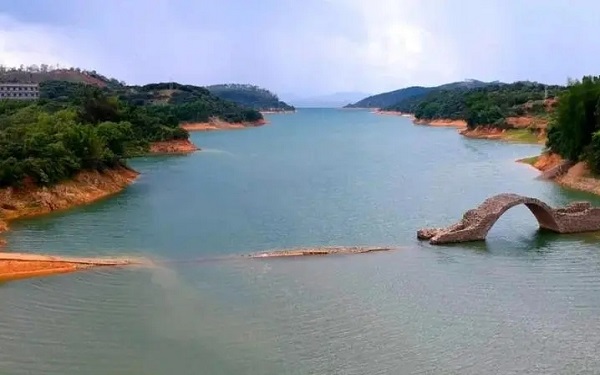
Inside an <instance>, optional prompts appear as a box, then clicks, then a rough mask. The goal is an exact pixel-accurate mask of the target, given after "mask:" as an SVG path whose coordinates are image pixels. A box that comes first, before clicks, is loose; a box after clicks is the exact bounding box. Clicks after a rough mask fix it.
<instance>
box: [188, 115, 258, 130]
mask: <svg viewBox="0 0 600 375" xmlns="http://www.w3.org/2000/svg"><path fill="white" fill-rule="evenodd" d="M266 123H267V121H266V120H265V119H261V120H259V121H254V122H226V121H223V120H220V119H217V118H213V119H210V120H209V121H208V122H191V123H184V124H181V127H182V128H183V129H185V130H187V131H189V132H196V131H214V130H233V129H244V128H251V127H256V126H261V125H265V124H266Z"/></svg>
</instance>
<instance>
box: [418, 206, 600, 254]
mask: <svg viewBox="0 0 600 375" xmlns="http://www.w3.org/2000/svg"><path fill="white" fill-rule="evenodd" d="M520 204H523V205H525V206H526V207H527V208H528V209H529V210H530V211H531V213H532V214H533V216H535V218H536V220H537V221H538V223H539V225H540V228H543V229H547V230H551V231H553V232H556V233H580V232H592V231H599V230H600V208H598V207H592V205H591V204H590V203H589V202H574V203H571V204H570V205H568V206H566V207H563V208H552V207H550V206H549V205H547V204H546V203H544V202H542V201H541V200H539V199H536V198H531V197H525V196H522V195H518V194H499V195H495V196H493V197H490V198H488V199H486V200H485V201H484V202H483V203H482V204H481V205H479V207H477V208H475V209H472V210H469V211H467V212H465V214H464V215H463V217H462V219H461V220H460V221H459V222H457V223H455V224H453V225H451V226H449V227H446V228H424V229H420V230H419V231H418V232H417V237H418V238H419V239H421V240H429V242H430V243H432V244H445V243H454V242H468V241H480V240H484V239H485V237H486V236H487V233H488V232H489V230H490V229H491V228H492V226H493V225H494V223H496V221H497V220H498V219H499V218H500V216H502V215H503V214H504V213H505V212H506V211H508V210H509V209H510V208H512V207H514V206H518V205H520Z"/></svg>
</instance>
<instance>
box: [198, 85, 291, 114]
mask: <svg viewBox="0 0 600 375" xmlns="http://www.w3.org/2000/svg"><path fill="white" fill-rule="evenodd" d="M206 88H207V89H208V90H209V91H210V92H211V94H213V95H216V96H218V97H219V98H221V99H224V100H229V101H231V102H234V103H237V104H240V105H242V106H245V107H248V108H252V109H255V110H258V111H276V112H282V111H293V110H295V108H294V107H293V106H291V105H289V104H287V103H285V102H283V101H281V100H279V97H278V96H277V95H275V94H274V93H272V92H271V91H269V90H266V89H263V88H260V87H258V86H254V85H246V84H223V85H212V86H207V87H206Z"/></svg>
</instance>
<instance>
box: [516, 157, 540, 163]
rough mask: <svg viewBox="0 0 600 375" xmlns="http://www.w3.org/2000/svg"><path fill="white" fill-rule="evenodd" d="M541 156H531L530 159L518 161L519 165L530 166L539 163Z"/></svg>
mask: <svg viewBox="0 0 600 375" xmlns="http://www.w3.org/2000/svg"><path fill="white" fill-rule="evenodd" d="M539 158H540V157H539V155H538V156H531V157H528V158H523V159H519V160H517V161H518V162H519V163H525V164H529V165H534V164H535V162H536V161H538V159H539Z"/></svg>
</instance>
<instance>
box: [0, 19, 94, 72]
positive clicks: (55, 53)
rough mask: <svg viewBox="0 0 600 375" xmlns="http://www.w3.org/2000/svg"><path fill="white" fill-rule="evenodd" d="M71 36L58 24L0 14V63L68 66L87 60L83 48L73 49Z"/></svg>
mask: <svg viewBox="0 0 600 375" xmlns="http://www.w3.org/2000/svg"><path fill="white" fill-rule="evenodd" d="M72 46H73V41H72V38H70V37H69V36H68V33H67V32H66V31H65V30H62V29H60V28H58V27H53V26H48V25H43V24H34V23H24V22H19V21H17V20H15V19H14V18H12V17H10V16H8V15H3V14H0V64H3V65H5V66H19V65H21V64H24V65H31V64H40V63H47V64H53V65H56V64H60V65H61V66H72V65H75V64H83V65H84V66H85V64H86V62H89V60H88V59H86V58H85V56H86V55H85V51H84V50H75V49H73V48H71V47H72Z"/></svg>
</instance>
